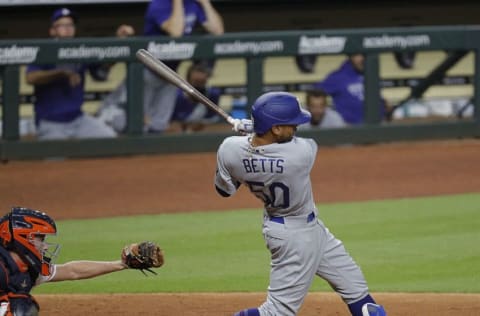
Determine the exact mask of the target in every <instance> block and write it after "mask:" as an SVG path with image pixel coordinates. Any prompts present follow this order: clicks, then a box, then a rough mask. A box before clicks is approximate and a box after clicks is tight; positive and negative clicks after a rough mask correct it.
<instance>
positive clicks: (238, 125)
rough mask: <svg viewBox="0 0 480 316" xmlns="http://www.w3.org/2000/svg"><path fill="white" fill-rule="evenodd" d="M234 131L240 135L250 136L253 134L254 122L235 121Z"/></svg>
mask: <svg viewBox="0 0 480 316" xmlns="http://www.w3.org/2000/svg"><path fill="white" fill-rule="evenodd" d="M232 130H233V131H235V132H239V133H240V134H249V133H252V132H253V122H252V120H248V119H234V120H233V127H232Z"/></svg>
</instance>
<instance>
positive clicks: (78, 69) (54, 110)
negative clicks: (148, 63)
mask: <svg viewBox="0 0 480 316" xmlns="http://www.w3.org/2000/svg"><path fill="white" fill-rule="evenodd" d="M76 23H77V16H76V15H75V13H74V12H72V11H70V10H69V9H67V8H61V9H57V10H55V11H54V12H53V15H52V17H51V24H50V29H49V34H50V36H51V37H52V38H55V39H58V40H62V39H69V38H73V37H75V33H76V31H75V27H76ZM131 34H133V28H132V27H131V26H128V25H121V26H120V27H119V28H118V29H117V36H119V37H124V36H129V35H131ZM110 66H111V64H81V63H64V64H56V65H55V64H31V65H28V67H27V70H26V81H27V83H28V84H31V85H33V86H34V95H35V102H34V110H35V124H36V129H37V138H38V139H41V140H53V139H68V138H111V137H115V136H116V132H115V131H114V130H113V129H112V128H111V127H110V126H108V125H106V124H105V123H104V122H102V121H101V120H99V119H97V118H95V117H93V116H90V115H88V114H86V113H84V112H83V111H82V105H83V102H84V92H85V87H84V85H85V74H86V71H89V72H90V74H91V76H92V78H93V79H94V80H100V81H104V80H106V79H107V77H108V72H109V69H110Z"/></svg>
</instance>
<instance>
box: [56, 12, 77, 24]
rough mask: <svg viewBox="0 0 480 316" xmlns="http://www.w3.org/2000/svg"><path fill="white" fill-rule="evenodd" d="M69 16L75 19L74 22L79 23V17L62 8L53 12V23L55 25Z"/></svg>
mask: <svg viewBox="0 0 480 316" xmlns="http://www.w3.org/2000/svg"><path fill="white" fill-rule="evenodd" d="M66 16H69V17H71V18H72V19H73V22H75V23H76V22H77V15H76V14H75V13H74V12H73V11H72V10H70V9H68V8H60V9H57V10H55V11H54V12H53V14H52V18H51V22H52V23H54V22H55V21H56V20H58V19H60V18H63V17H66Z"/></svg>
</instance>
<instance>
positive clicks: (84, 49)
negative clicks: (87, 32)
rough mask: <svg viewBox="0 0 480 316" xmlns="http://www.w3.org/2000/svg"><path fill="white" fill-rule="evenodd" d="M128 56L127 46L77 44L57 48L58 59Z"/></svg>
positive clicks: (100, 58)
mask: <svg viewBox="0 0 480 316" xmlns="http://www.w3.org/2000/svg"><path fill="white" fill-rule="evenodd" d="M129 56H130V47H129V46H103V47H101V46H86V45H79V46H74V47H60V48H59V49H58V53H57V57H58V59H62V60H68V59H98V60H103V59H105V58H124V57H129Z"/></svg>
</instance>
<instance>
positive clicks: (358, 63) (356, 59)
mask: <svg viewBox="0 0 480 316" xmlns="http://www.w3.org/2000/svg"><path fill="white" fill-rule="evenodd" d="M364 66H365V57H364V56H363V54H352V55H349V57H348V59H347V60H346V61H344V62H343V63H342V65H341V66H340V67H339V68H338V69H337V70H335V71H333V72H331V73H330V74H328V75H327V77H326V78H325V79H324V80H323V81H321V82H318V83H316V84H315V85H314V87H315V88H319V89H322V90H323V91H325V92H326V93H327V94H328V95H330V96H331V97H332V100H333V105H334V108H335V110H336V111H337V112H338V113H340V115H341V116H342V118H343V120H344V121H345V122H346V123H348V124H351V125H358V124H362V123H364V121H365V105H364V101H365V95H364V90H365V87H364ZM379 93H380V91H379ZM387 107H388V106H387V104H386V101H385V100H384V99H382V106H381V117H384V116H385V113H386V108H387Z"/></svg>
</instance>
